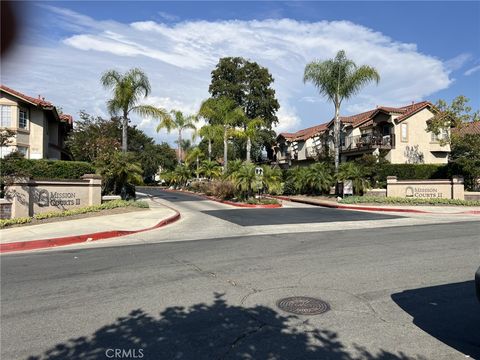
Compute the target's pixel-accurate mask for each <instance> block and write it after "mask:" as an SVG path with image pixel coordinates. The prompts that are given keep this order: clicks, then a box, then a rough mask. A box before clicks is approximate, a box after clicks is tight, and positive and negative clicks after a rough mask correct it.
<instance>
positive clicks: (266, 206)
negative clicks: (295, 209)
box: [162, 189, 282, 209]
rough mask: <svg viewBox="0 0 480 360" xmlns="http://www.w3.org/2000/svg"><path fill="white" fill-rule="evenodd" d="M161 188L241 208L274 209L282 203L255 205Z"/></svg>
mask: <svg viewBox="0 0 480 360" xmlns="http://www.w3.org/2000/svg"><path fill="white" fill-rule="evenodd" d="M162 190H163V191H169V192H180V193H186V194H190V195H193V196H197V197H199V198H202V199H207V200H211V201H216V202H219V203H221V204H227V205H232V206H236V207H243V208H259V209H274V208H280V207H282V204H265V205H255V204H243V203H238V202H234V201H228V200H220V199H217V198H216V197H213V196H208V195H203V194H198V193H196V192H193V191H188V190H173V189H162Z"/></svg>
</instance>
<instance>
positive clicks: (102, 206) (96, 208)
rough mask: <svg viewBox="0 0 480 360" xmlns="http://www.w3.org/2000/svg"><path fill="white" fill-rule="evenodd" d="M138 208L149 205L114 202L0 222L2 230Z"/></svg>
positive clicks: (142, 202)
mask: <svg viewBox="0 0 480 360" xmlns="http://www.w3.org/2000/svg"><path fill="white" fill-rule="evenodd" d="M128 206H132V207H138V208H143V209H145V208H148V203H147V202H146V201H126V200H113V201H108V202H105V203H103V204H100V205H91V206H86V207H82V208H76V209H71V210H63V211H49V212H44V213H41V214H36V215H34V216H32V217H22V218H16V219H3V220H0V229H2V228H4V227H7V226H11V225H18V224H27V223H29V222H31V221H32V220H33V219H35V220H44V219H50V218H58V217H68V216H73V215H79V214H86V213H92V212H99V211H102V210H109V209H115V208H121V207H128Z"/></svg>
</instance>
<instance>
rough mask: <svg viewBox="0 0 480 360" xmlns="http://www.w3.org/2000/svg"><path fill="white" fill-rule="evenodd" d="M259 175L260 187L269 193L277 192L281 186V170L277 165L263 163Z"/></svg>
mask: <svg viewBox="0 0 480 360" xmlns="http://www.w3.org/2000/svg"><path fill="white" fill-rule="evenodd" d="M262 168H263V175H262V177H261V182H262V187H263V188H264V189H265V190H266V191H267V192H268V193H269V194H278V193H280V190H281V188H282V170H281V169H280V168H279V167H278V166H273V167H272V166H269V165H264V166H262Z"/></svg>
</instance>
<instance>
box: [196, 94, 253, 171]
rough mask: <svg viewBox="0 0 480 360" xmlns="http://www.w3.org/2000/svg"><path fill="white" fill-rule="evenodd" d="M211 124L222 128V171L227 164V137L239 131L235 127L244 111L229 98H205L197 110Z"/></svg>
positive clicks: (241, 118) (242, 117)
mask: <svg viewBox="0 0 480 360" xmlns="http://www.w3.org/2000/svg"><path fill="white" fill-rule="evenodd" d="M198 114H199V115H200V116H202V117H204V118H205V119H208V121H209V123H210V124H212V125H220V126H221V127H222V130H223V171H224V172H226V171H227V166H228V156H227V151H228V139H229V138H230V137H233V136H238V134H239V131H237V130H236V129H235V127H236V126H237V125H238V124H239V123H240V122H241V121H242V120H243V119H244V118H245V113H244V112H243V110H242V109H241V108H240V107H238V106H237V105H236V104H235V102H234V101H233V100H231V99H228V98H225V97H220V98H210V99H208V100H205V101H204V102H203V103H202V105H201V107H200V110H199V112H198Z"/></svg>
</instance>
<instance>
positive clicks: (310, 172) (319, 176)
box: [305, 163, 334, 193]
mask: <svg viewBox="0 0 480 360" xmlns="http://www.w3.org/2000/svg"><path fill="white" fill-rule="evenodd" d="M333 180H334V177H333V176H332V174H331V169H329V167H328V165H326V164H324V163H316V164H313V165H311V166H309V167H308V169H307V172H306V175H305V183H306V185H307V187H308V188H309V189H311V190H312V191H313V192H320V193H321V192H327V193H328V192H329V191H330V186H332V184H333Z"/></svg>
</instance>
